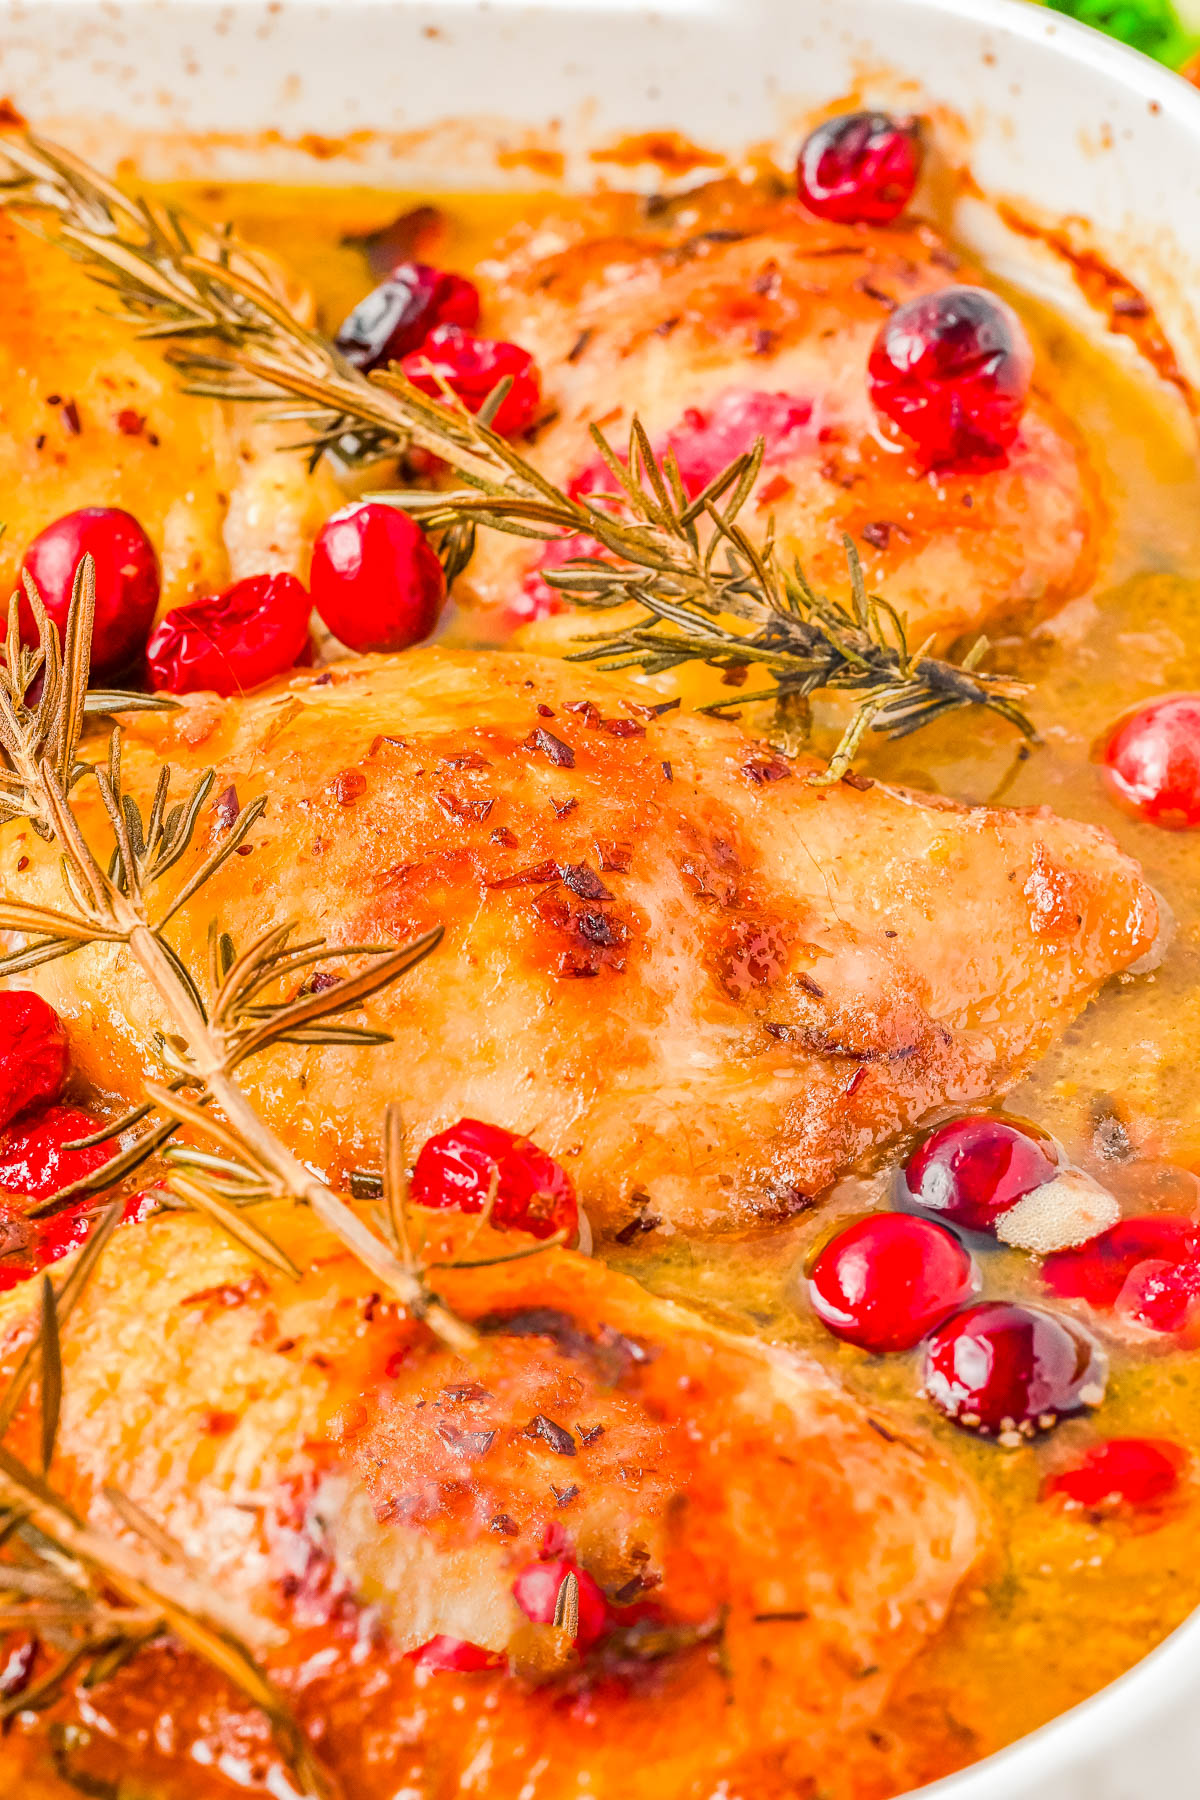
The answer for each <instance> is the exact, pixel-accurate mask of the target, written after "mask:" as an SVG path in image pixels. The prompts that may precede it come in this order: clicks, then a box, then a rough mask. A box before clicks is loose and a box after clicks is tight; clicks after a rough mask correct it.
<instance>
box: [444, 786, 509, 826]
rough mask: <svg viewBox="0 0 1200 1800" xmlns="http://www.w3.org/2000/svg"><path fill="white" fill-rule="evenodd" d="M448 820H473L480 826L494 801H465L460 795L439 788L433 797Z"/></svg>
mask: <svg viewBox="0 0 1200 1800" xmlns="http://www.w3.org/2000/svg"><path fill="white" fill-rule="evenodd" d="M433 797H434V799H435V800H436V801H437V803H438V805H439V806H440V807H441V809H442V811H443V812H444V813H445V814H446V817H447V818H448V819H460V820H463V819H474V820H476V822H477V823H479V824H481V825H482V823H483V821H484V820H485V819H486V818H487V816H488V814H489V813H490V812H491V810H492V808H493V806H495V804H496V801H495V798H494V797H493V798H492V799H490V800H465V799H464V798H463V797H462V795H460V794H452V793H450V792H449V790H448V789H446V788H439V789H438V791H437V793H436V794H435V795H434V796H433Z"/></svg>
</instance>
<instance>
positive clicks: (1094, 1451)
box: [1042, 1438, 1187, 1512]
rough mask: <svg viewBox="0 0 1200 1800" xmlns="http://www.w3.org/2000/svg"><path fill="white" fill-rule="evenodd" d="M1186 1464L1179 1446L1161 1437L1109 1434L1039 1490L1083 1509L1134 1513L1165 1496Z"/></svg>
mask: <svg viewBox="0 0 1200 1800" xmlns="http://www.w3.org/2000/svg"><path fill="white" fill-rule="evenodd" d="M1186 1467H1187V1456H1186V1455H1185V1453H1184V1452H1183V1451H1182V1450H1181V1449H1180V1447H1179V1445H1178V1444H1172V1443H1168V1442H1167V1441H1166V1440H1165V1439H1163V1438H1110V1439H1109V1440H1108V1442H1107V1443H1104V1444H1095V1445H1093V1447H1092V1448H1091V1449H1090V1450H1089V1451H1088V1452H1087V1454H1086V1455H1085V1456H1084V1458H1083V1459H1082V1461H1081V1462H1078V1463H1076V1464H1075V1466H1074V1467H1073V1468H1070V1469H1062V1470H1060V1472H1059V1473H1058V1474H1057V1475H1052V1476H1051V1477H1050V1479H1049V1480H1048V1481H1047V1482H1046V1484H1045V1486H1044V1487H1043V1489H1042V1493H1043V1495H1044V1497H1045V1498H1047V1499H1057V1500H1062V1501H1063V1502H1064V1503H1065V1504H1066V1505H1068V1506H1076V1507H1082V1508H1083V1509H1084V1510H1085V1511H1087V1512H1121V1511H1129V1512H1135V1511H1140V1510H1145V1509H1147V1508H1153V1507H1156V1506H1161V1505H1162V1502H1163V1501H1164V1500H1167V1499H1169V1498H1170V1496H1171V1495H1172V1494H1173V1493H1174V1492H1175V1490H1176V1489H1177V1488H1178V1486H1179V1481H1180V1477H1181V1475H1182V1473H1183V1471H1184V1469H1185V1468H1186Z"/></svg>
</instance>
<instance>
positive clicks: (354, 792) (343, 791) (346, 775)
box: [330, 769, 367, 806]
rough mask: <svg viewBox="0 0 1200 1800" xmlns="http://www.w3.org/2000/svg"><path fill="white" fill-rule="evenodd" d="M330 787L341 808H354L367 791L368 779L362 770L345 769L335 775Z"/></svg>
mask: <svg viewBox="0 0 1200 1800" xmlns="http://www.w3.org/2000/svg"><path fill="white" fill-rule="evenodd" d="M330 787H331V789H332V792H333V797H334V799H335V800H336V801H337V803H338V805H339V806H353V805H354V803H355V801H356V800H361V799H362V797H363V795H364V794H365V793H366V791H367V778H366V776H365V775H364V774H363V772H362V770H361V769H343V770H342V772H341V774H340V775H335V776H334V778H333V780H332V782H331V783H330Z"/></svg>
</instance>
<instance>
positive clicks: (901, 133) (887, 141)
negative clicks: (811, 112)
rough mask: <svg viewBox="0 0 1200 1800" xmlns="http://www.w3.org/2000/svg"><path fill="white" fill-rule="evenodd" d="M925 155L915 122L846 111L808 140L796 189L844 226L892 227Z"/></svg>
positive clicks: (909, 195) (820, 213)
mask: <svg viewBox="0 0 1200 1800" xmlns="http://www.w3.org/2000/svg"><path fill="white" fill-rule="evenodd" d="M923 157H924V146H923V144H922V142H921V133H920V130H919V127H918V124H917V121H916V120H915V119H895V118H892V116H891V115H890V114H889V113H881V112H854V113H843V114H842V115H841V116H840V117H839V118H836V119H826V121H825V123H824V124H823V125H818V126H817V128H816V130H815V131H813V132H811V133H810V134H809V136H808V137H807V138H805V140H804V144H803V146H802V147H801V150H800V160H799V162H798V163H797V165H796V186H797V189H798V191H799V194H800V198H801V200H803V202H804V204H805V206H807V208H808V210H809V212H813V213H816V215H817V217H818V218H821V219H833V220H835V221H836V222H837V223H838V224H839V225H887V224H889V223H890V221H891V220H892V219H895V218H898V217H899V215H900V214H901V213H902V212H903V211H904V208H905V207H906V206H907V205H908V203H909V201H910V200H911V199H912V194H913V189H914V188H915V187H916V185H917V180H918V177H919V176H920V173H921V163H922V160H923Z"/></svg>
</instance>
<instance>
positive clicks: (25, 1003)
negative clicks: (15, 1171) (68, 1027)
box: [0, 991, 70, 1131]
mask: <svg viewBox="0 0 1200 1800" xmlns="http://www.w3.org/2000/svg"><path fill="white" fill-rule="evenodd" d="M69 1064H70V1051H69V1049H68V1047H67V1034H66V1032H65V1031H64V1030H63V1024H62V1020H61V1019H60V1018H59V1016H58V1014H57V1013H56V1012H55V1010H54V1008H53V1007H52V1006H48V1005H47V1003H46V1002H45V1001H44V1000H43V999H42V998H41V996H40V995H39V994H20V993H15V992H11V991H9V992H5V993H0V1131H3V1130H4V1128H5V1127H6V1126H7V1125H9V1124H11V1122H12V1120H13V1119H15V1118H16V1117H17V1115H18V1114H19V1113H23V1112H27V1111H28V1110H29V1108H30V1107H31V1106H45V1105H47V1104H48V1103H50V1102H52V1101H54V1100H57V1099H58V1098H59V1097H60V1095H61V1094H62V1091H63V1087H64V1085H65V1083H66V1079H67V1069H68V1067H69Z"/></svg>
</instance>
